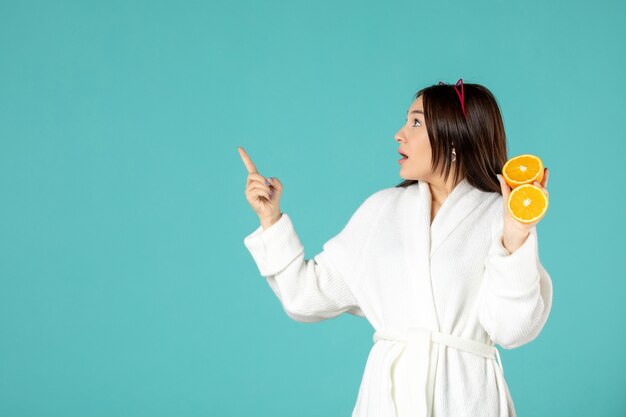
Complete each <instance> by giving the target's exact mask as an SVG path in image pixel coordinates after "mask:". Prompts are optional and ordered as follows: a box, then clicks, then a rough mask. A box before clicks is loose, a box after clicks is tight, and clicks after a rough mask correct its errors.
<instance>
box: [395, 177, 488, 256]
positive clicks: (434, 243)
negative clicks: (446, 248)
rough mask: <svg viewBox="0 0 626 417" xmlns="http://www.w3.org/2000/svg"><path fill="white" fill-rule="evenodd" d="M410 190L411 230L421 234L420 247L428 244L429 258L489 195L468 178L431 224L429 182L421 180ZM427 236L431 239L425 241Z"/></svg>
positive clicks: (444, 203)
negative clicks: (472, 183)
mask: <svg viewBox="0 0 626 417" xmlns="http://www.w3.org/2000/svg"><path fill="white" fill-rule="evenodd" d="M409 188H412V190H410V193H409V198H408V199H407V202H408V203H409V205H410V207H409V208H408V211H406V212H405V213H407V214H408V215H407V217H406V221H407V222H408V227H409V229H408V230H415V231H419V234H418V235H421V239H420V238H418V239H417V241H421V242H420V243H419V245H420V247H424V246H423V245H424V244H426V245H427V246H426V247H428V248H429V250H428V254H429V256H432V255H433V254H434V253H435V251H436V250H437V249H438V248H439V247H440V246H441V244H442V243H443V242H444V241H445V240H446V239H447V238H448V236H449V235H450V233H452V231H453V230H454V229H455V228H456V227H457V226H458V224H459V223H460V222H461V221H462V220H463V219H464V218H466V217H467V216H468V215H469V214H470V213H471V212H472V211H473V210H474V209H476V208H477V207H478V205H479V204H480V203H481V202H482V201H484V199H485V197H486V194H488V193H486V192H484V191H482V190H480V189H479V188H476V187H474V186H473V185H471V184H470V183H469V182H468V180H467V178H463V179H462V180H461V181H460V182H459V183H458V184H457V185H456V186H455V187H454V188H453V189H452V192H451V193H450V194H449V195H448V197H447V198H446V199H445V200H444V202H443V204H442V205H441V207H440V208H439V211H438V212H437V215H436V216H435V220H434V221H433V224H432V225H431V224H430V206H431V193H430V189H429V187H428V183H427V182H425V181H419V182H418V183H417V184H414V185H412V186H411V187H409ZM414 236H415V235H414ZM424 237H426V238H427V239H426V241H424V240H423V238H424ZM417 241H416V243H417Z"/></svg>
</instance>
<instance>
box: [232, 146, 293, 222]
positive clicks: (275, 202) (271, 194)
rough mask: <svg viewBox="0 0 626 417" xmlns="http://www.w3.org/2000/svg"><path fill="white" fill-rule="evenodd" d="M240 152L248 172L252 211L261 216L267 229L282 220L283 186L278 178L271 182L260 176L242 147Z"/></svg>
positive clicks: (247, 192)
mask: <svg viewBox="0 0 626 417" xmlns="http://www.w3.org/2000/svg"><path fill="white" fill-rule="evenodd" d="M238 150H239V155H240V156H241V159H242V160H243V163H244V165H245V166H246V169H247V170H248V180H247V182H246V191H245V194H246V198H247V200H248V203H250V206H251V207H252V210H254V212H255V213H256V214H257V216H259V220H261V224H262V225H263V227H264V228H267V227H269V226H270V225H272V224H274V223H275V222H277V221H278V219H280V216H281V212H280V197H281V196H282V194H283V185H282V183H281V182H280V181H279V180H278V178H276V177H272V179H271V181H270V180H269V179H268V178H265V177H264V176H262V175H261V174H259V173H258V172H257V170H256V166H255V165H254V163H253V162H252V160H251V159H250V157H249V156H248V154H247V153H246V151H244V150H243V148H242V147H238Z"/></svg>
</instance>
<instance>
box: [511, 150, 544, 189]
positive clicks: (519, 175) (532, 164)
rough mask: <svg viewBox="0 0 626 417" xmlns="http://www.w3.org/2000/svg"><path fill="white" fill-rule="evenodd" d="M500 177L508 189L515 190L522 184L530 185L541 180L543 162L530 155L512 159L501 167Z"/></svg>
mask: <svg viewBox="0 0 626 417" xmlns="http://www.w3.org/2000/svg"><path fill="white" fill-rule="evenodd" d="M502 176H503V177H504V180H505V181H506V183H507V184H509V187H511V188H515V187H519V186H520V185H524V184H532V183H534V182H535V181H539V184H541V181H542V180H543V162H542V161H541V158H539V157H538V156H535V155H531V154H524V155H519V156H516V157H513V158H511V159H509V160H508V161H506V163H505V164H504V166H503V167H502Z"/></svg>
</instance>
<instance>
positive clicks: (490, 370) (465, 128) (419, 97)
mask: <svg viewBox="0 0 626 417" xmlns="http://www.w3.org/2000/svg"><path fill="white" fill-rule="evenodd" d="M459 83H460V88H459ZM395 140H396V141H397V142H398V144H399V147H398V151H399V152H400V153H401V154H404V155H406V158H405V157H403V158H402V159H401V160H400V161H399V162H400V164H401V165H400V176H401V177H402V178H404V181H403V182H402V183H400V184H398V185H397V186H395V187H389V188H385V189H382V190H378V191H376V192H374V193H373V194H371V195H370V196H369V197H368V198H367V199H365V201H364V202H363V203H362V204H361V205H360V206H359V207H358V209H357V210H356V212H355V213H354V214H353V215H352V217H351V218H350V220H349V221H348V223H347V225H346V226H345V227H344V228H343V229H342V230H341V231H340V233H338V234H337V235H336V236H334V237H333V238H332V239H330V240H329V241H327V242H326V243H325V244H324V245H323V250H322V252H320V253H319V254H317V255H316V256H315V257H313V258H312V259H304V248H303V246H302V244H301V242H300V240H299V238H298V235H297V234H296V231H295V229H294V225H293V224H292V222H291V219H290V218H289V216H288V215H287V214H286V213H281V211H280V208H279V203H280V198H281V196H282V192H283V186H282V183H281V182H280V181H279V180H278V179H277V178H265V177H263V176H262V175H260V174H259V173H258V172H257V170H256V168H255V166H254V164H253V163H252V161H251V160H250V158H249V157H248V155H247V154H246V153H245V151H244V150H243V149H242V148H239V152H240V155H241V157H242V159H243V162H244V164H245V166H246V168H247V170H248V180H247V184H246V190H245V194H246V197H247V200H248V202H249V203H250V205H251V206H252V208H253V210H254V211H255V212H256V213H257V214H258V216H259V219H260V222H261V226H259V227H258V228H257V229H256V230H255V231H253V232H252V233H251V234H250V235H248V236H246V237H245V239H244V244H245V246H246V247H247V249H248V250H249V252H250V253H251V255H252V257H253V259H254V261H255V262H256V264H257V266H258V268H259V271H260V273H261V275H262V276H264V277H265V278H266V279H267V282H268V284H269V285H270V287H271V288H272V290H273V291H274V293H275V294H276V296H277V297H278V299H279V300H280V302H281V304H282V306H283V308H284V310H285V312H286V313H287V315H289V317H291V318H293V319H294V320H297V321H301V322H315V321H320V320H324V319H330V318H334V317H337V316H338V315H340V314H342V313H349V314H353V315H358V316H362V317H365V318H366V319H367V320H368V321H369V322H370V323H371V324H372V326H373V327H374V329H375V333H374V342H375V343H374V345H373V347H372V349H371V351H370V354H369V356H368V360H367V364H366V366H365V371H364V374H363V379H362V382H361V386H360V388H359V393H358V398H357V402H356V405H355V407H354V411H353V414H352V416H353V417H365V416H368V417H393V416H399V417H404V416H407V417H409V416H413V417H415V416H420V417H431V416H446V417H454V416H459V417H461V416H463V417H467V416H480V417H489V416H498V417H512V416H515V408H514V405H513V401H512V399H511V396H510V392H509V389H508V386H507V384H506V381H505V379H504V374H503V368H502V364H501V362H500V357H499V354H498V350H497V348H496V347H495V344H498V345H500V346H501V347H503V348H505V349H512V348H516V347H519V346H521V345H524V344H526V343H529V342H530V341H532V340H533V339H535V338H536V337H537V336H538V335H539V333H540V331H541V330H542V328H543V327H544V325H545V323H546V321H547V319H548V315H549V313H550V309H551V306H552V281H551V278H550V276H549V274H548V273H547V271H546V270H545V269H544V268H543V266H542V264H541V262H540V260H539V254H538V240H537V230H536V224H537V223H533V224H523V223H520V222H517V221H516V220H514V219H513V218H512V217H511V216H510V214H509V213H508V210H507V209H506V205H505V204H506V201H507V198H508V195H509V193H510V191H511V189H510V188H509V186H508V185H507V184H506V182H505V181H504V180H503V179H501V178H500V177H499V176H497V174H498V173H500V172H501V170H502V167H503V165H504V163H505V162H506V161H507V150H506V137H505V133H504V127H503V122H502V117H501V114H500V110H499V108H498V104H497V102H496V100H495V98H494V97H493V95H492V94H491V92H490V91H489V90H488V89H487V88H485V87H484V86H481V85H479V84H465V85H463V83H462V80H459V82H457V84H456V85H454V86H453V85H446V84H443V83H439V85H433V86H429V87H427V88H424V89H422V90H420V91H419V92H418V93H417V94H416V96H415V100H414V101H413V103H412V104H411V106H410V108H409V109H408V112H407V119H406V123H405V124H404V126H402V127H401V128H400V130H399V131H398V132H397V133H396V135H395ZM547 174H548V173H547V170H546V172H545V175H544V179H543V181H542V184H539V183H535V185H537V186H539V187H541V189H542V190H543V191H544V192H545V193H546V195H547V193H548V191H547V190H546V187H547V181H548V175H547Z"/></svg>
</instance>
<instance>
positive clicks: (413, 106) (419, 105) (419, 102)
mask: <svg viewBox="0 0 626 417" xmlns="http://www.w3.org/2000/svg"><path fill="white" fill-rule="evenodd" d="M413 110H421V111H422V112H423V111H424V106H423V104H422V96H419V97H418V98H416V99H415V100H413V103H411V106H410V107H409V110H407V114H408V113H410V112H411V111H413Z"/></svg>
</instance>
